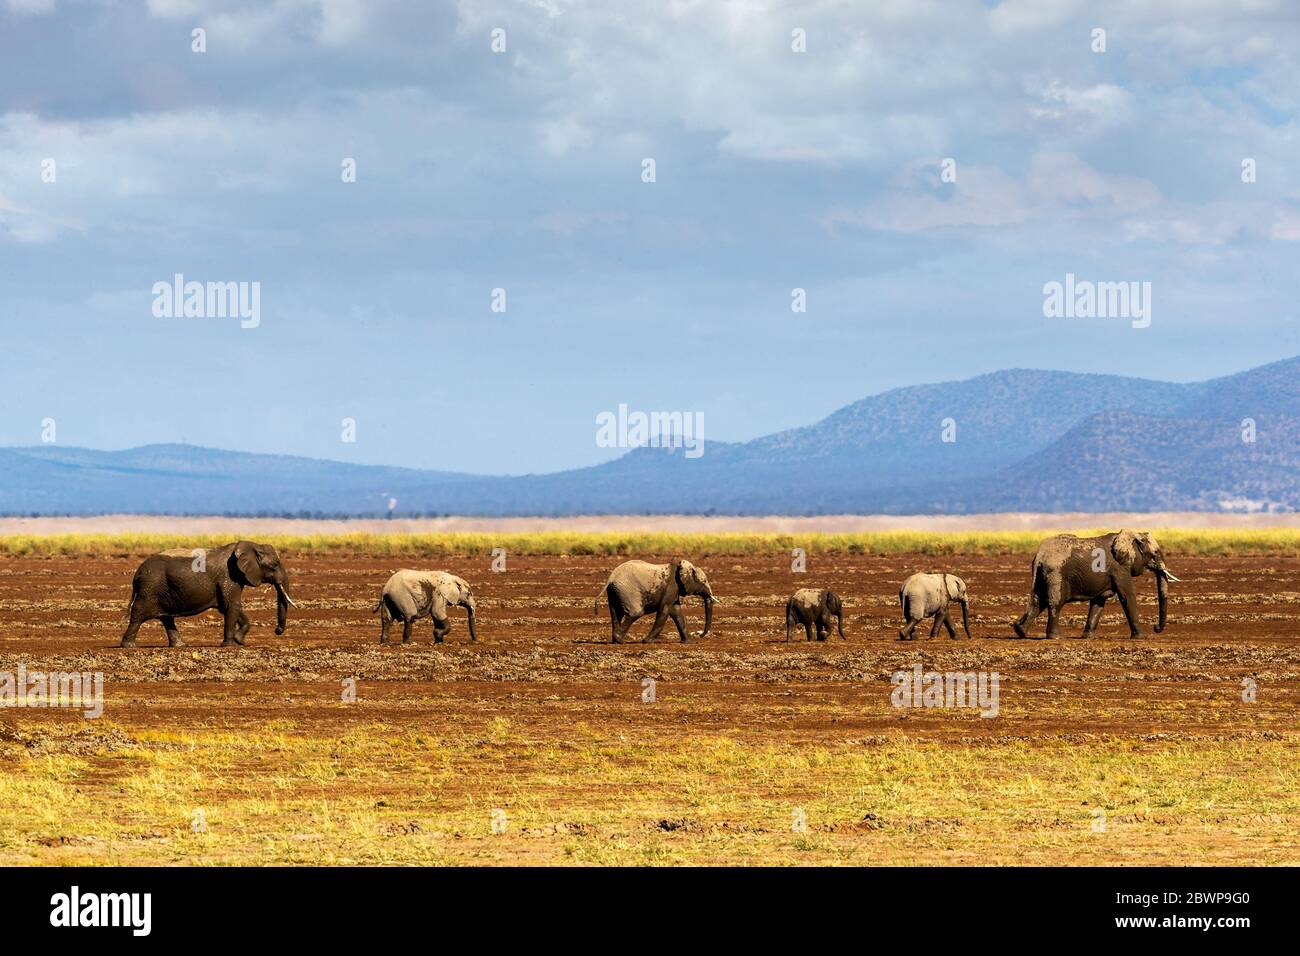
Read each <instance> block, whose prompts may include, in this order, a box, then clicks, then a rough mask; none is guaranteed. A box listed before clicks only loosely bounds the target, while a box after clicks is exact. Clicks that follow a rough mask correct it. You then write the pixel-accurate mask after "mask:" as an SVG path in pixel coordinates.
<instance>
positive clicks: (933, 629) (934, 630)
mask: <svg viewBox="0 0 1300 956" xmlns="http://www.w3.org/2000/svg"><path fill="white" fill-rule="evenodd" d="M942 622H943V611H936V612H935V615H934V623H933V624H932V625H930V636H931V637H934V636H935V635H936V634H938V633H939V625H940V624H941V623H942Z"/></svg>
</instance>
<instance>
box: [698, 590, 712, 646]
mask: <svg viewBox="0 0 1300 956" xmlns="http://www.w3.org/2000/svg"><path fill="white" fill-rule="evenodd" d="M712 626H713V595H712V594H708V593H706V594H705V595H704V630H702V631H701V632H700V637H708V635H709V628H711V627H712Z"/></svg>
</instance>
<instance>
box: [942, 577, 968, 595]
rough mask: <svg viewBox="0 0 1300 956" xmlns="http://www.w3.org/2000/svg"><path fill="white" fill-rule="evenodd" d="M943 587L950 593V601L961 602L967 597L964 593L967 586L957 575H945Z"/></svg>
mask: <svg viewBox="0 0 1300 956" xmlns="http://www.w3.org/2000/svg"><path fill="white" fill-rule="evenodd" d="M943 586H944V588H945V589H946V590H947V591H948V599H949V600H950V601H960V600H962V599H963V598H964V597H965V596H966V595H965V593H964V592H965V590H966V585H965V584H964V583H962V579H961V578H959V577H957V575H955V574H945V575H944V576H943Z"/></svg>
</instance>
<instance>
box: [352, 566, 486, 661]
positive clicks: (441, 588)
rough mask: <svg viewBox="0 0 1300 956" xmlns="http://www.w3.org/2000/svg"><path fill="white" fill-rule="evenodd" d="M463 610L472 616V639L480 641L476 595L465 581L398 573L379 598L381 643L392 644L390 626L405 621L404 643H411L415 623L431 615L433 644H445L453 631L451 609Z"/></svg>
mask: <svg viewBox="0 0 1300 956" xmlns="http://www.w3.org/2000/svg"><path fill="white" fill-rule="evenodd" d="M451 606H457V607H463V608H464V609H465V610H466V611H467V612H468V614H469V639H470V640H471V641H477V640H478V635H477V634H476V633H475V632H474V595H473V594H472V593H471V592H470V589H469V585H468V584H466V583H465V581H464V579H463V578H458V577H456V575H454V574H448V573H447V572H446V571H398V572H397V573H395V574H394V575H393V576H392V577H391V578H389V579H388V583H387V584H385V585H384V590H383V591H382V592H381V593H380V595H379V603H378V604H376V605H375V608H374V611H371V612H370V613H371V614H374V613H375V611H382V612H383V613H382V614H381V615H380V621H381V625H382V630H381V631H380V633H379V643H380V644H387V643H388V626H389V625H390V624H391V623H392V622H393V621H401V622H402V643H403V644H409V643H411V623H412V622H413V621H417V620H419V619H420V618H422V617H424V616H425V615H428V616H430V617H432V618H433V641H434V643H435V644H441V643H442V639H443V638H444V637H446V636H447V634H448V633H449V632H450V631H451V621H449V620H448V619H447V608H448V607H451Z"/></svg>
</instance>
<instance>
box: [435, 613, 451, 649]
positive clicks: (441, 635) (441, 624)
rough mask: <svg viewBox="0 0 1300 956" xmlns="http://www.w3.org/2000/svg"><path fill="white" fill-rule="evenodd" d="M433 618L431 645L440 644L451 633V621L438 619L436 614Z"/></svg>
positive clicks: (444, 618)
mask: <svg viewBox="0 0 1300 956" xmlns="http://www.w3.org/2000/svg"><path fill="white" fill-rule="evenodd" d="M432 617H433V643H435V644H441V643H442V642H443V640H445V639H446V637H447V635H448V634H450V633H451V619H450V618H446V617H443V618H439V617H438V616H437V615H436V614H435V615H432Z"/></svg>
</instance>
